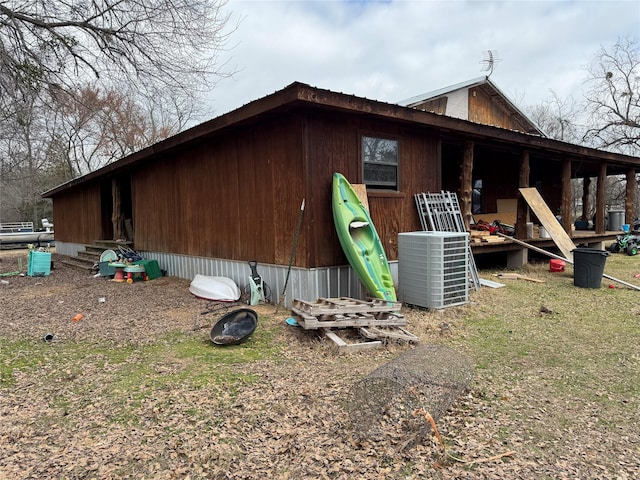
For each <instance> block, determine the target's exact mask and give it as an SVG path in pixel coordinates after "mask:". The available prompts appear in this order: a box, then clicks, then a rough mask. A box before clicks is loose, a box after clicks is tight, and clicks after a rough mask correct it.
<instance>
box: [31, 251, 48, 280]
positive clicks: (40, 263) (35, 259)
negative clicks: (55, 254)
mask: <svg viewBox="0 0 640 480" xmlns="http://www.w3.org/2000/svg"><path fill="white" fill-rule="evenodd" d="M27 261H28V266H27V275H29V276H30V277H42V276H48V275H49V274H50V273H51V253H49V252H37V251H35V250H30V251H29V256H28V257H27Z"/></svg>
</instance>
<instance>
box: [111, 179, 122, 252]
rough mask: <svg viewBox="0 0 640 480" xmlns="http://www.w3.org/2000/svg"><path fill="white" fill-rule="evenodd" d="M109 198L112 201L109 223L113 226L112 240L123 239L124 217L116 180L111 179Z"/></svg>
mask: <svg viewBox="0 0 640 480" xmlns="http://www.w3.org/2000/svg"><path fill="white" fill-rule="evenodd" d="M111 198H112V201H113V213H112V215H111V223H112V224H113V240H119V239H121V238H125V237H124V216H123V214H122V208H121V205H122V199H121V198H120V185H119V184H118V180H117V179H116V178H112V179H111Z"/></svg>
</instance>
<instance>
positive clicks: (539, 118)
mask: <svg viewBox="0 0 640 480" xmlns="http://www.w3.org/2000/svg"><path fill="white" fill-rule="evenodd" d="M528 113H529V116H530V117H531V120H533V121H534V122H535V123H536V125H538V127H540V129H541V130H542V131H543V132H544V133H545V134H546V135H547V136H548V137H549V138H554V139H556V140H562V141H565V142H572V143H577V142H579V141H580V139H581V137H580V135H579V133H578V132H579V129H580V127H579V123H578V117H579V110H578V106H577V104H576V101H575V99H574V98H573V97H568V98H567V99H565V100H563V99H561V98H560V97H558V95H557V94H556V93H555V92H554V91H553V90H552V91H551V97H550V98H549V99H547V100H544V101H543V102H542V103H541V104H540V105H534V106H532V107H530V108H528Z"/></svg>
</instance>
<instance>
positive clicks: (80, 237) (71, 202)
mask: <svg viewBox="0 0 640 480" xmlns="http://www.w3.org/2000/svg"><path fill="white" fill-rule="evenodd" d="M53 211H54V212H55V217H54V219H53V223H54V225H55V239H56V240H58V241H60V242H74V243H85V244H91V243H92V242H94V241H95V240H99V239H101V238H102V226H101V221H100V214H99V212H100V211H101V202H100V186H99V184H98V183H91V184H88V185H83V187H82V188H80V189H75V190H70V191H68V192H65V194H64V195H56V196H55V197H54V198H53Z"/></svg>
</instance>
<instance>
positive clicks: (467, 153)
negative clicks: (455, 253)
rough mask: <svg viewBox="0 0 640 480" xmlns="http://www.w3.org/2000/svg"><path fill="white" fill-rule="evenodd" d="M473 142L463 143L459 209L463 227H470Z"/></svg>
mask: <svg viewBox="0 0 640 480" xmlns="http://www.w3.org/2000/svg"><path fill="white" fill-rule="evenodd" d="M473 147H474V144H473V142H465V144H464V155H463V158H462V169H461V171H460V209H461V210H462V211H461V213H462V219H463V220H464V226H465V228H466V229H467V230H469V226H470V225H471V207H472V205H471V194H472V192H473Z"/></svg>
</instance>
